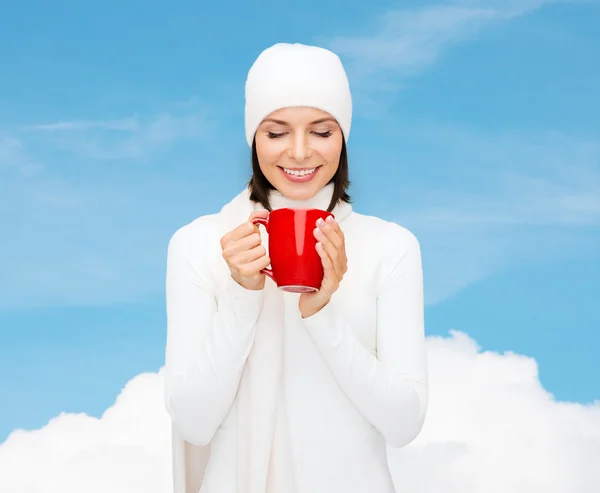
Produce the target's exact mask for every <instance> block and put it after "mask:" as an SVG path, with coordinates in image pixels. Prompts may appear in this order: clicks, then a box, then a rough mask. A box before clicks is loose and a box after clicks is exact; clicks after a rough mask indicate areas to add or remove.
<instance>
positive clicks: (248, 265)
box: [221, 210, 271, 290]
mask: <svg viewBox="0 0 600 493" xmlns="http://www.w3.org/2000/svg"><path fill="white" fill-rule="evenodd" d="M267 216H268V212H267V211H264V210H263V211H256V212H253V213H252V214H250V218H249V219H248V222H245V223H242V224H240V225H239V226H238V227H237V228H235V229H234V230H233V231H230V232H229V233H227V234H226V235H225V236H223V238H221V249H222V250H223V258H224V259H225V262H227V265H228V266H229V270H230V271H231V277H232V278H233V280H234V281H235V282H237V283H238V284H239V285H240V286H243V287H244V288H246V289H252V290H258V289H263V288H264V286H265V275H264V274H261V272H260V271H261V269H264V268H266V267H268V266H269V264H270V263H271V259H270V258H269V257H268V256H267V251H266V249H265V247H264V246H262V244H261V238H260V232H259V230H258V226H257V225H255V224H252V219H254V218H255V217H265V218H266V217H267Z"/></svg>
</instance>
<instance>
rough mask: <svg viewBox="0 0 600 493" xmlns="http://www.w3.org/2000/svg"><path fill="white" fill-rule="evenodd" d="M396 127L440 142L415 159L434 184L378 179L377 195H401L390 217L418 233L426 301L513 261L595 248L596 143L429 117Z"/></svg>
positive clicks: (598, 214) (421, 141)
mask: <svg viewBox="0 0 600 493" xmlns="http://www.w3.org/2000/svg"><path fill="white" fill-rule="evenodd" d="M398 134H399V135H401V136H402V137H401V138H402V139H403V141H411V142H412V143H413V145H414V146H416V147H418V148H420V149H421V148H422V149H435V150H436V151H435V152H434V153H432V151H428V152H425V153H424V154H423V155H421V154H420V151H419V154H418V155H416V156H411V157H410V161H411V163H412V164H411V165H412V166H417V167H422V168H426V169H428V170H429V171H428V172H429V174H430V176H431V177H432V178H434V179H433V180H432V181H433V182H434V183H438V185H437V186H433V185H430V186H428V187H427V188H423V187H419V186H414V184H413V183H409V184H408V185H407V186H406V187H404V188H402V189H401V190H398V189H396V188H394V185H393V183H394V180H390V182H391V183H392V184H390V182H388V183H387V184H378V187H379V193H382V194H383V195H385V196H398V197H399V198H398V205H397V210H398V211H399V212H397V213H395V214H394V215H393V216H392V217H391V219H392V220H395V221H397V222H399V223H400V224H403V225H405V226H407V227H409V228H410V229H412V230H413V231H414V232H415V233H416V234H417V236H418V238H419V239H420V241H421V244H422V247H423V250H424V270H425V281H426V282H425V290H426V300H427V303H428V304H434V303H437V302H440V301H442V300H444V299H445V298H447V297H448V296H451V295H453V294H455V293H457V292H458V291H460V290H461V289H462V288H464V287H465V286H467V285H469V284H471V283H473V282H476V281H478V280H480V279H482V278H485V277H487V276H489V275H491V274H493V273H494V272H498V271H499V270H501V269H504V268H506V267H509V266H511V265H512V266H514V265H518V264H519V263H528V264H531V263H537V262H555V261H557V260H559V259H561V258H565V257H566V256H569V255H575V254H576V255H581V254H583V253H584V252H585V251H586V250H589V249H592V248H596V249H597V247H598V245H597V238H594V237H590V236H588V235H587V234H586V232H587V231H589V230H590V228H597V227H598V226H600V141H598V140H585V139H582V138H574V137H572V136H569V135H565V134H563V133H559V132H538V133H536V132H529V133H528V134H526V135H519V134H515V133H503V134H502V133H499V134H495V135H487V134H485V133H482V132H478V131H476V130H474V129H466V128H464V127H463V128H459V127H458V126H455V127H447V126H446V127H445V126H442V125H437V126H436V125H433V124H431V125H426V126H425V127H420V126H418V125H414V126H412V127H411V128H410V129H408V130H401V131H399V132H398ZM383 159H384V160H385V159H386V158H385V157H383ZM389 159H390V160H391V159H395V160H398V158H397V157H395V158H393V157H390V158H389ZM402 159H403V160H404V161H406V160H407V158H406V157H403V158H402ZM391 163H392V164H393V161H391ZM449 170H450V171H449ZM438 174H439V175H441V176H444V177H449V178H448V179H447V180H443V179H442V180H440V179H437V178H435V177H436V175H438ZM450 177H451V179H450ZM386 187H390V188H389V190H386ZM400 201H401V202H400Z"/></svg>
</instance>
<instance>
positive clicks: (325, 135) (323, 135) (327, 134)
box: [313, 130, 333, 139]
mask: <svg viewBox="0 0 600 493" xmlns="http://www.w3.org/2000/svg"><path fill="white" fill-rule="evenodd" d="M313 133H314V134H315V135H317V136H319V137H322V138H324V139H326V138H327V137H331V135H332V134H333V132H332V131H331V130H328V131H327V132H313Z"/></svg>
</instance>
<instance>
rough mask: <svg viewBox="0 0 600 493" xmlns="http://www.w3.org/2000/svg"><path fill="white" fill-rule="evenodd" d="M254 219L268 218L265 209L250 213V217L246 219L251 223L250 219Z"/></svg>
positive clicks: (267, 212)
mask: <svg viewBox="0 0 600 493" xmlns="http://www.w3.org/2000/svg"><path fill="white" fill-rule="evenodd" d="M255 217H262V218H267V217H269V211H268V210H266V209H261V210H258V211H252V212H251V213H250V217H249V218H248V220H249V221H252V219H254V218H255Z"/></svg>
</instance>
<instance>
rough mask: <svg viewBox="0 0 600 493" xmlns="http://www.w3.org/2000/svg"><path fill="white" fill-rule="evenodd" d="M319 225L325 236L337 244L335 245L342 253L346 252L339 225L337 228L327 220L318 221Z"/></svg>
mask: <svg viewBox="0 0 600 493" xmlns="http://www.w3.org/2000/svg"><path fill="white" fill-rule="evenodd" d="M317 227H318V228H320V229H321V231H323V233H325V236H327V238H329V241H331V243H333V244H334V245H335V247H336V248H337V249H338V250H339V251H340V253H342V252H344V237H343V236H340V234H339V233H338V231H341V230H340V228H339V226H338V228H337V230H336V229H335V227H334V224H332V223H328V222H326V221H317Z"/></svg>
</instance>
